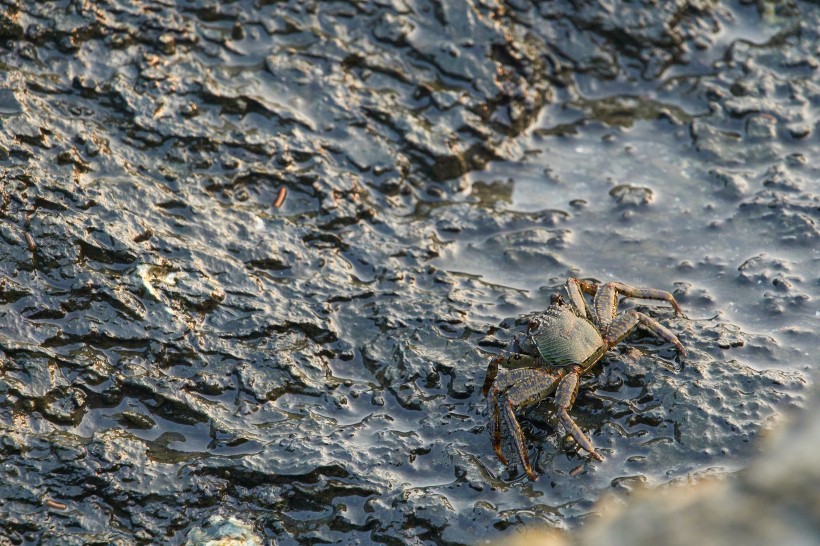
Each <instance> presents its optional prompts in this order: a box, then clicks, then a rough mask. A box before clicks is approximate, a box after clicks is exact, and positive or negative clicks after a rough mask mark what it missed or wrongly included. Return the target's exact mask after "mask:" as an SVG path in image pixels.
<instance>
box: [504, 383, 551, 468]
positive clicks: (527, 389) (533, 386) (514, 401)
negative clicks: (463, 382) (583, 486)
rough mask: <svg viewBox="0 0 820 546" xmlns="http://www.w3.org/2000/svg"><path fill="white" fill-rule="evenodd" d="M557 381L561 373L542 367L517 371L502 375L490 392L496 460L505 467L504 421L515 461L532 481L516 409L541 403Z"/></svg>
mask: <svg viewBox="0 0 820 546" xmlns="http://www.w3.org/2000/svg"><path fill="white" fill-rule="evenodd" d="M560 380H561V373H560V372H553V371H551V370H545V369H542V368H537V369H535V368H518V369H514V370H510V371H508V372H506V373H505V374H504V375H503V376H501V377H500V378H499V379H498V381H497V382H496V384H495V385H494V386H493V388H492V390H491V393H490V404H491V408H492V412H493V419H494V421H495V422H494V423H493V430H492V440H493V449H494V450H495V452H496V454H497V455H498V458H499V460H501V462H502V463H504V464H506V463H507V459H506V458H505V457H504V455H503V454H502V452H501V419H502V418H503V419H504V422H505V423H506V424H507V428H509V429H510V432H512V438H513V444H514V445H515V451H516V453H517V454H518V458H519V459H520V461H521V464H522V465H523V466H524V471H525V472H526V473H527V476H529V478H530V479H531V480H535V473H534V472H533V471H532V466H530V458H529V455H528V454H527V446H526V444H525V442H524V433H523V432H522V430H521V425H520V424H519V423H518V419H517V418H516V417H515V410H516V409H518V408H522V407H526V406H529V405H532V404H534V403H536V402H539V401H541V400H543V399H544V397H546V396H547V395H548V394H550V393H552V392H554V391H555V386H556V385H557V384H558V382H559V381H560ZM499 398H500V400H499Z"/></svg>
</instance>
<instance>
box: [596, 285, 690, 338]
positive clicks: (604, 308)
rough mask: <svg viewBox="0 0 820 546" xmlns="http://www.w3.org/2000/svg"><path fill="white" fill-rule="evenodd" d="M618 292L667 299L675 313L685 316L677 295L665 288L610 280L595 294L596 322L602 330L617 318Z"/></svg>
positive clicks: (645, 298)
mask: <svg viewBox="0 0 820 546" xmlns="http://www.w3.org/2000/svg"><path fill="white" fill-rule="evenodd" d="M618 294H623V295H624V296H629V297H630V298H640V299H644V300H661V301H665V302H668V303H669V305H671V306H672V308H673V309H674V310H675V314H677V315H680V316H684V315H683V310H682V309H681V308H680V305H678V302H677V301H676V300H675V296H673V295H672V294H671V293H669V292H667V291H665V290H658V289H656V288H636V287H634V286H629V285H627V284H623V283H620V282H608V283H606V284H604V285H601V287H600V288H598V292H597V293H596V294H595V298H594V301H593V303H592V305H593V307H594V308H595V322H596V323H597V324H598V327H599V328H601V329H602V330H603V329H606V328H607V327H608V326H609V324H610V323H611V322H612V320H613V319H614V318H615V313H616V312H617V311H618Z"/></svg>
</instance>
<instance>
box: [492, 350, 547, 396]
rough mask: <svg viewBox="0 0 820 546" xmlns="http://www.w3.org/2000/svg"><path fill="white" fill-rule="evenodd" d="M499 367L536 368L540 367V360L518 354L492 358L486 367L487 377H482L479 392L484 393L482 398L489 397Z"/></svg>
mask: <svg viewBox="0 0 820 546" xmlns="http://www.w3.org/2000/svg"><path fill="white" fill-rule="evenodd" d="M499 365H501V366H502V367H503V368H505V369H517V368H537V367H539V366H541V365H542V360H541V357H538V356H530V355H525V354H520V353H504V354H500V355H498V356H497V357H495V358H493V359H492V360H491V361H490V364H489V365H488V366H487V375H486V376H485V377H484V385H483V386H482V387H481V392H483V393H484V396H489V393H490V389H491V388H492V386H493V383H494V382H495V378H496V376H497V375H498V366H499ZM502 390H503V389H502Z"/></svg>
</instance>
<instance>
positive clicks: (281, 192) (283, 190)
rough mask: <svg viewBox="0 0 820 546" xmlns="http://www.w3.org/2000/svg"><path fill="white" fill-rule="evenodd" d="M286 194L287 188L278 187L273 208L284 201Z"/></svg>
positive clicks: (276, 207)
mask: <svg viewBox="0 0 820 546" xmlns="http://www.w3.org/2000/svg"><path fill="white" fill-rule="evenodd" d="M287 194H288V189H287V188H286V187H284V186H282V187H281V188H279V195H278V196H277V197H276V201H275V202H274V203H273V208H275V209H278V208H279V207H281V206H282V203H284V202H285V196H287Z"/></svg>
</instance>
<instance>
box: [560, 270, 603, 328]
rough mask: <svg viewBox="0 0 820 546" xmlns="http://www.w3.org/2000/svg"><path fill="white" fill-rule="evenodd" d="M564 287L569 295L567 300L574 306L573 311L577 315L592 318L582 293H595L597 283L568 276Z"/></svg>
mask: <svg viewBox="0 0 820 546" xmlns="http://www.w3.org/2000/svg"><path fill="white" fill-rule="evenodd" d="M566 288H567V295H569V301H570V302H571V303H572V306H573V307H574V308H575V312H576V313H577V314H578V315H579V316H582V317H586V318H588V319H589V320H592V310H591V309H590V308H589V305H588V304H587V300H586V298H584V293H587V294H589V295H591V296H592V295H595V293H596V292H597V291H598V287H597V285H595V284H593V283H591V282H587V281H582V280H581V279H575V278H570V279H567V286H566Z"/></svg>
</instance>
